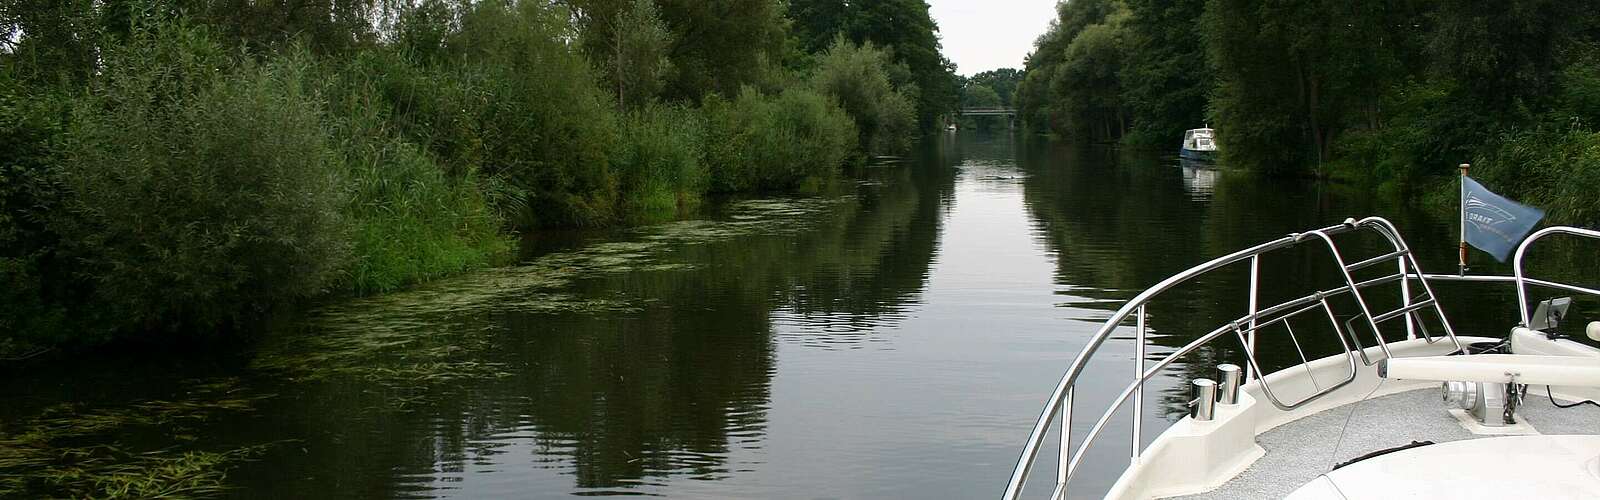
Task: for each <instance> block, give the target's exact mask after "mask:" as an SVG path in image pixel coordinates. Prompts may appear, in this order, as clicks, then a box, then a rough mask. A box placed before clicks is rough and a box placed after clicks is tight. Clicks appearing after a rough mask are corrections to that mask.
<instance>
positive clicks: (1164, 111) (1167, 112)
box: [1119, 0, 1210, 144]
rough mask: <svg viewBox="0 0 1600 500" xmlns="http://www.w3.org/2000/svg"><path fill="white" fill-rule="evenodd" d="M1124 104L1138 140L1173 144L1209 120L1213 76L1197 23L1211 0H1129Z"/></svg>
mask: <svg viewBox="0 0 1600 500" xmlns="http://www.w3.org/2000/svg"><path fill="white" fill-rule="evenodd" d="M1125 1H1126V2H1127V5H1128V12H1129V16H1128V19H1127V20H1126V22H1125V23H1124V26H1125V27H1126V29H1127V37H1128V38H1127V40H1126V43H1127V44H1128V46H1127V48H1128V51H1127V54H1128V58H1127V60H1125V61H1124V62H1123V66H1122V74H1121V75H1119V76H1120V78H1121V80H1122V89H1123V95H1122V97H1123V101H1124V102H1125V104H1126V105H1127V107H1128V112H1129V114H1130V115H1132V119H1133V129H1134V130H1133V132H1134V133H1135V135H1136V136H1137V137H1138V139H1136V140H1138V141H1141V142H1145V143H1152V144H1171V143H1172V142H1173V141H1175V140H1176V138H1177V137H1179V134H1182V133H1183V131H1184V130H1187V129H1190V128H1194V127H1195V126H1196V125H1197V124H1199V123H1201V122H1203V121H1204V117H1205V106H1206V91H1207V90H1208V89H1209V88H1210V85H1209V84H1210V79H1209V78H1207V76H1208V75H1210V72H1209V70H1208V68H1207V67H1206V52H1205V45H1204V44H1202V43H1201V40H1200V33H1199V32H1198V31H1197V30H1196V28H1195V25H1196V24H1197V22H1198V21H1199V20H1200V13H1201V12H1202V11H1203V10H1204V8H1205V0H1177V1H1157V0H1125Z"/></svg>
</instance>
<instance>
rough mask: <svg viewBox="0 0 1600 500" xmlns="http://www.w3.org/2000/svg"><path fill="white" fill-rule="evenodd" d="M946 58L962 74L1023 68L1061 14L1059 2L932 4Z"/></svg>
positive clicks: (936, 0) (938, 0) (934, 0)
mask: <svg viewBox="0 0 1600 500" xmlns="http://www.w3.org/2000/svg"><path fill="white" fill-rule="evenodd" d="M928 5H930V6H932V7H933V9H932V11H933V20H934V21H935V22H938V23H939V35H940V39H941V41H942V42H943V43H944V55H945V56H946V57H949V58H950V60H951V61H954V62H955V63H956V73H960V74H962V75H966V76H972V75H973V74H975V73H981V72H984V71H988V70H991V69H997V68H1017V69H1022V59H1023V58H1024V57H1027V55H1028V52H1030V51H1032V50H1033V39H1035V38H1038V37H1039V35H1041V34H1043V33H1044V29H1045V28H1046V27H1048V26H1049V25H1050V20H1051V19H1052V18H1054V17H1055V15H1056V0H928Z"/></svg>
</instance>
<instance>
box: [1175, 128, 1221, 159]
mask: <svg viewBox="0 0 1600 500" xmlns="http://www.w3.org/2000/svg"><path fill="white" fill-rule="evenodd" d="M1178 156H1182V157H1184V158H1186V159H1190V160H1199V161H1214V160H1216V159H1217V140H1216V135H1214V133H1213V131H1212V130H1211V129H1209V128H1197V129H1190V130H1189V131H1187V132H1184V133H1183V149H1182V150H1180V151H1178Z"/></svg>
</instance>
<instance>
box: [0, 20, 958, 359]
mask: <svg viewBox="0 0 1600 500" xmlns="http://www.w3.org/2000/svg"><path fill="white" fill-rule="evenodd" d="M786 7H787V8H786ZM884 23H891V24H893V28H894V29H886V27H885V26H883V24H884ZM936 31H937V27H936V26H935V25H934V24H933V22H932V20H931V18H930V17H929V15H928V7H927V4H926V3H924V2H923V1H922V0H897V1H889V2H877V3H872V4H871V5H854V4H838V3H837V2H822V1H803V0H797V1H793V2H788V3H779V2H768V3H750V2H736V1H732V0H727V1H709V2H707V1H700V0H655V1H652V0H570V1H563V2H550V1H543V0H501V1H472V0H419V1H401V2H385V1H381V0H314V1H311V2H301V3H300V5H298V6H295V7H291V6H288V5H286V4H280V3H278V2H254V3H251V2H237V1H230V0H69V1H65V2H39V1H34V0H0V307H3V308H4V309H5V311H6V312H5V313H4V314H3V315H0V358H14V357H16V356H17V355H19V354H23V355H25V354H26V353H30V352H37V351H38V350H40V349H45V348H52V347H63V348H68V349H75V348H85V347H93V346H96V345H103V344H105V343H108V342H113V341H122V340H134V341H145V342H151V341H153V342H166V341H168V340H169V339H176V338H217V337H227V336H228V335H229V334H234V333H241V332H246V331H249V330H250V327H249V325H252V324H257V323H259V322H261V321H262V320H263V319H267V318H269V317H271V316H272V315H273V313H274V312H279V311H285V310H292V309H293V308H294V307H295V306H296V305H297V304H303V303H305V302H306V301H309V300H316V299H319V298H323V297H329V296H337V295H369V294H379V293H384V292H387V291H392V290H397V289H400V288H404V287H406V286H409V285H412V284H415V283H419V282H424V281H428V280H431V279H436V278H439V277H443V276H447V275H451V274H457V273H460V272H463V271H465V270H470V269H477V268H482V267H486V266H490V265H494V264H497V263H503V262H505V261H507V260H509V259H510V258H512V257H511V256H512V254H513V253H514V252H513V251H512V250H513V248H512V247H513V246H514V241H515V238H516V237H517V236H518V235H520V234H527V233H530V232H537V231H540V230H541V229H546V228H571V227H604V226H619V225H630V224H640V223H648V222H652V221H661V220H667V219H671V218H674V217H678V216H680V215H682V214H685V213H690V212H691V211H692V210H694V209H695V207H697V206H698V205H699V204H700V203H701V202H702V200H704V199H705V198H706V197H707V196H711V195H718V194H723V193H815V192H821V191H825V190H826V189H828V186H830V185H831V184H832V183H834V182H835V181H836V180H837V179H838V178H839V177H840V173H841V171H842V170H843V169H845V168H848V167H850V166H851V165H857V164H860V163H861V162H863V161H864V160H865V159H866V158H868V157H870V156H871V155H885V154H899V153H902V152H904V151H906V150H907V149H908V148H909V147H910V146H911V144H912V143H913V141H914V140H915V138H916V137H917V135H918V134H920V133H925V132H927V131H929V130H932V129H933V128H934V127H936V126H937V121H938V120H939V117H941V116H943V115H945V114H947V113H948V112H949V111H950V110H951V109H953V108H954V107H955V106H956V102H955V99H956V96H957V92H958V89H957V86H956V85H957V83H956V77H955V76H954V68H953V66H952V65H951V64H950V63H949V62H948V61H947V60H945V59H944V58H943V57H942V56H941V55H940V54H939V43H938V39H937V35H936Z"/></svg>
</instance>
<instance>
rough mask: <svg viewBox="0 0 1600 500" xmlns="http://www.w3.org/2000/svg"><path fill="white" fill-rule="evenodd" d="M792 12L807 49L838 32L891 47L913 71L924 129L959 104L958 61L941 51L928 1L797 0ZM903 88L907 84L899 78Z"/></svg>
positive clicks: (853, 39) (821, 44)
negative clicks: (952, 59)
mask: <svg viewBox="0 0 1600 500" xmlns="http://www.w3.org/2000/svg"><path fill="white" fill-rule="evenodd" d="M789 16H790V18H791V19H793V20H794V24H795V26H794V29H795V37H796V38H797V39H798V40H799V41H800V43H801V46H802V47H804V48H805V49H806V50H808V51H812V52H817V51H821V50H823V49H825V48H827V47H828V46H829V45H830V44H831V43H832V41H833V38H834V36H836V35H840V34H842V35H844V36H845V37H846V38H848V39H849V40H850V41H851V42H854V43H856V44H858V45H859V44H863V43H866V42H869V41H870V42H872V43H873V44H875V45H877V46H879V47H887V48H889V49H890V50H891V51H892V52H893V54H894V60H895V61H896V62H899V63H903V64H905V65H906V67H907V68H908V69H909V70H910V72H909V76H910V77H911V81H910V83H915V84H916V86H917V88H918V92H917V118H918V123H919V124H920V125H921V126H922V127H923V129H924V130H927V129H931V128H932V127H933V126H935V125H937V123H938V118H939V116H941V115H943V114H945V113H948V112H949V111H951V110H952V109H954V108H955V106H956V104H957V102H958V100H959V98H960V89H959V87H958V86H957V82H956V76H955V65H954V64H951V63H950V61H949V60H948V59H945V57H944V55H942V54H941V53H940V44H939V35H938V33H939V26H938V24H937V23H935V22H934V21H933V17H932V16H931V15H930V14H929V13H928V3H927V2H925V1H923V0H879V1H872V2H860V1H856V2H851V1H848V0H794V1H792V2H791V3H790V7H789ZM895 83H896V84H900V85H901V86H904V83H905V82H895Z"/></svg>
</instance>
